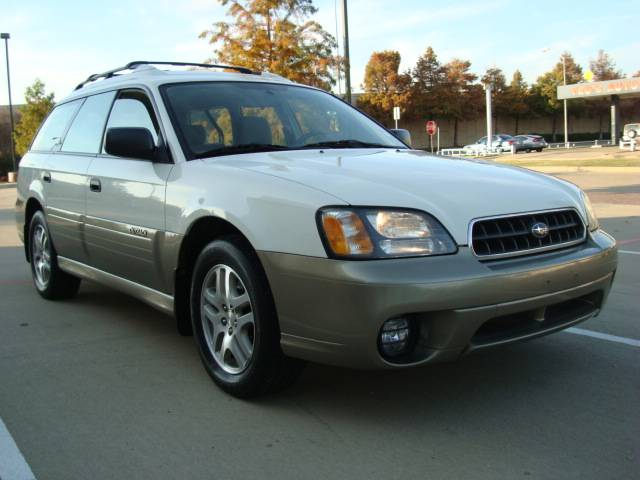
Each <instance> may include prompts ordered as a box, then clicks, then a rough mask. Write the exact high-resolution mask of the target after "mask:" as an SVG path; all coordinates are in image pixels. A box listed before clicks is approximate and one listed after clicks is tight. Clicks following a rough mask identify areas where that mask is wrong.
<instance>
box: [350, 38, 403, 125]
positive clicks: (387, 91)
mask: <svg viewBox="0 0 640 480" xmlns="http://www.w3.org/2000/svg"><path fill="white" fill-rule="evenodd" d="M400 60H401V58H400V53H399V52H396V51H392V50H385V51H383V52H373V53H372V54H371V58H370V59H369V62H368V63H367V67H366V68H365V72H364V84H363V85H362V88H363V89H364V94H363V95H362V96H361V97H360V99H359V100H358V105H359V106H360V108H362V109H363V110H364V111H366V112H367V113H369V114H370V115H371V116H373V117H374V118H376V119H378V120H379V121H381V122H384V121H385V120H388V118H389V115H390V112H391V111H392V110H393V107H400V108H401V110H402V109H406V106H407V103H408V98H409V92H408V88H409V84H410V77H409V76H408V75H407V74H401V73H400Z"/></svg>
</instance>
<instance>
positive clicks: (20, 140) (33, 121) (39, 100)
mask: <svg viewBox="0 0 640 480" xmlns="http://www.w3.org/2000/svg"><path fill="white" fill-rule="evenodd" d="M24 98H25V100H26V102H27V103H26V105H24V106H23V107H21V108H20V120H19V121H18V123H17V124H16V129H15V133H14V139H15V145H16V153H17V154H18V155H19V156H21V157H22V156H23V155H24V154H25V153H27V150H29V146H30V145H31V141H32V140H33V137H34V136H35V135H36V132H37V131H38V128H40V124H41V123H42V122H43V121H44V119H45V118H46V116H47V115H48V114H49V112H50V111H51V109H52V108H53V105H54V101H53V93H49V94H47V93H45V88H44V83H42V81H41V80H40V79H36V80H35V82H33V85H31V86H30V87H27V89H26V90H25V93H24Z"/></svg>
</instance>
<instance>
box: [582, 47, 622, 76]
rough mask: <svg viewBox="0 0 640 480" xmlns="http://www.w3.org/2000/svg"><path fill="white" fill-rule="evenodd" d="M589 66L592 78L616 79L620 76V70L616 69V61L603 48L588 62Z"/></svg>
mask: <svg viewBox="0 0 640 480" xmlns="http://www.w3.org/2000/svg"><path fill="white" fill-rule="evenodd" d="M589 68H590V70H591V71H592V72H593V79H594V80H596V81H601V80H616V79H618V78H622V71H621V70H618V69H616V63H615V62H614V61H613V58H611V56H610V55H609V54H608V53H605V51H604V50H599V51H598V56H597V57H596V58H595V59H594V60H591V61H590V62H589Z"/></svg>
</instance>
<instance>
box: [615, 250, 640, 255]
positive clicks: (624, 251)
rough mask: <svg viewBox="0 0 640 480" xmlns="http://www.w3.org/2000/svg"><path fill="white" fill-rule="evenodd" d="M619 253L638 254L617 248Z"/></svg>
mask: <svg viewBox="0 0 640 480" xmlns="http://www.w3.org/2000/svg"><path fill="white" fill-rule="evenodd" d="M618 252H620V253H627V254H629V255H640V252H632V251H631V250H618Z"/></svg>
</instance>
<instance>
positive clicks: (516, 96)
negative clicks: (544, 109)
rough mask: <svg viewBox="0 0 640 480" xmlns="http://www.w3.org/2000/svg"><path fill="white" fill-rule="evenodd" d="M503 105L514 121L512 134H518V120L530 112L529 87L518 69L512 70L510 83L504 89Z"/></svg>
mask: <svg viewBox="0 0 640 480" xmlns="http://www.w3.org/2000/svg"><path fill="white" fill-rule="evenodd" d="M504 95H505V105H506V107H507V108H506V111H507V114H508V115H510V116H511V117H513V118H514V119H515V121H516V126H515V131H514V134H515V135H518V133H520V132H519V130H518V127H519V122H520V119H521V118H522V117H525V116H527V115H528V114H529V113H530V110H531V108H530V103H529V102H530V97H531V93H530V92H529V87H528V86H527V82H525V81H524V79H523V78H522V73H521V72H520V70H516V71H515V72H513V77H512V78H511V83H510V84H509V85H508V86H507V88H506V89H505V94H504Z"/></svg>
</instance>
